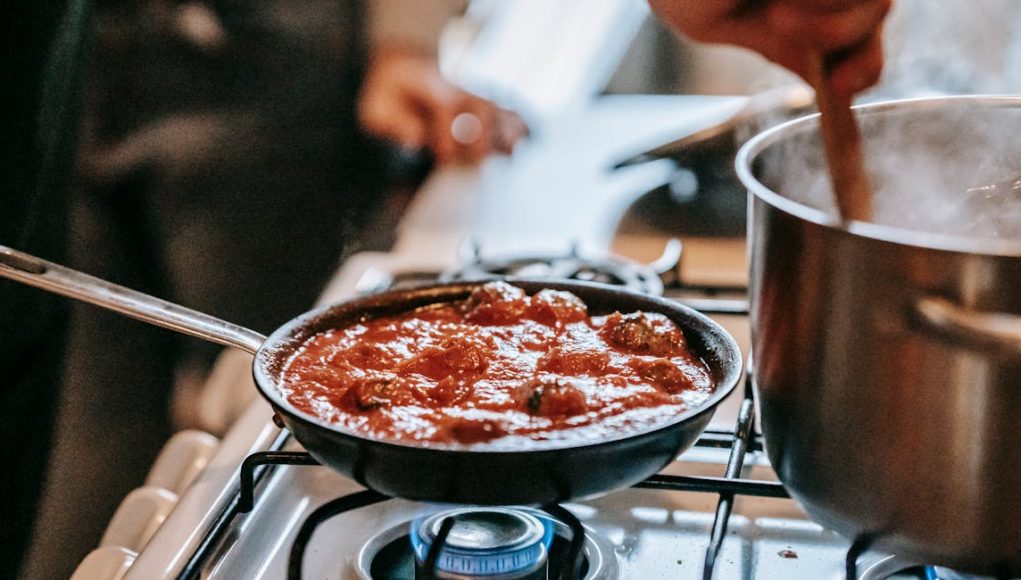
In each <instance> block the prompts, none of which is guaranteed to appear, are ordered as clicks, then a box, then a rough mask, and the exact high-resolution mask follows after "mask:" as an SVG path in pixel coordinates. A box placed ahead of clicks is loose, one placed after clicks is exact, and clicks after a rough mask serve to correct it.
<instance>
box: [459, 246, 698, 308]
mask: <svg viewBox="0 0 1021 580" xmlns="http://www.w3.org/2000/svg"><path fill="white" fill-rule="evenodd" d="M680 257H681V244H680V242H679V241H677V240H671V241H670V243H668V244H667V247H666V249H665V250H664V253H663V256H661V257H660V258H659V259H657V260H656V261H655V262H653V263H652V264H648V265H646V264H641V263H639V262H636V261H634V260H629V259H627V258H622V257H619V256H607V257H604V258H589V257H584V256H581V255H579V254H578V252H577V250H572V251H571V252H570V253H569V254H567V255H563V256H526V257H518V258H508V259H502V260H483V259H481V258H480V257H479V252H478V249H477V248H474V249H473V250H472V251H471V252H470V253H469V255H468V256H467V259H466V260H464V262H465V265H464V266H462V267H461V268H459V269H457V270H455V271H452V272H447V273H444V274H443V275H441V276H440V279H441V280H444V281H454V280H481V279H486V278H493V277H505V276H516V277H521V278H555V279H563V280H581V281H584V282H599V283H601V284H610V285H613V286H624V287H625V288H629V289H631V290H635V291H637V292H645V293H646V294H653V295H656V296H661V295H662V294H663V278H664V277H669V276H676V270H677V267H678V264H679V262H680Z"/></svg>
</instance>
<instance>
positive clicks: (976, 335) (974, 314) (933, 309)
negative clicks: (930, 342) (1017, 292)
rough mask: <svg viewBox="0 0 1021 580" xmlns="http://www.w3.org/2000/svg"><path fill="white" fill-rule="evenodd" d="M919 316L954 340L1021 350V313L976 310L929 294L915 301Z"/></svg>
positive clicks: (931, 326)
mask: <svg viewBox="0 0 1021 580" xmlns="http://www.w3.org/2000/svg"><path fill="white" fill-rule="evenodd" d="M915 311H916V313H917V314H918V316H919V318H920V319H921V320H922V321H923V322H924V323H926V324H927V325H928V326H929V327H930V328H932V329H934V330H936V331H937V332H939V333H940V334H942V335H943V336H945V337H948V338H950V339H952V340H957V341H963V342H969V343H977V344H982V345H987V346H1001V347H1014V348H1017V349H1021V316H1019V315H1017V314H1010V313H1006V312H987V311H983V310H974V309H971V308H968V307H966V306H961V305H959V304H955V303H953V302H951V301H949V300H947V299H946V298H940V297H936V296H926V297H924V298H922V299H920V300H919V301H918V302H916V303H915Z"/></svg>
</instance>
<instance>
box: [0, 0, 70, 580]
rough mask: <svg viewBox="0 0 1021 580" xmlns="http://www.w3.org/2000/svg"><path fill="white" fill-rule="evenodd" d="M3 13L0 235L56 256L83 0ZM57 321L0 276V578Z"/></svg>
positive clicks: (55, 371) (25, 502)
mask: <svg viewBox="0 0 1021 580" xmlns="http://www.w3.org/2000/svg"><path fill="white" fill-rule="evenodd" d="M8 16H9V18H7V19H5V20H4V22H5V25H6V26H7V27H9V29H8V30H5V31H4V34H3V37H4V41H5V45H6V46H5V50H4V59H5V63H4V67H3V70H4V75H5V79H4V83H3V84H4V87H5V92H6V98H5V99H4V100H5V102H6V103H7V104H6V105H5V107H4V113H3V118H4V125H3V135H4V138H3V139H2V140H0V143H3V145H2V147H3V152H2V154H0V188H2V193H0V244H3V245H9V246H13V247H16V248H18V249H21V250H24V251H27V252H30V253H33V254H36V255H39V256H42V257H45V258H48V259H51V260H56V261H64V257H65V251H66V242H67V236H66V233H67V225H66V219H67V195H66V194H67V189H68V184H69V182H70V176H71V170H72V164H73V152H74V144H75V134H76V129H77V127H78V114H79V105H80V85H81V73H82V55H83V47H84V39H85V34H84V31H85V30H86V28H87V26H86V25H87V23H88V20H89V2H88V1H87V0H70V1H68V2H60V1H57V2H47V1H43V0H20V1H16V2H14V6H13V10H12V9H11V7H9V8H8ZM66 330H67V304H66V301H64V300H61V299H59V298H55V297H52V296H49V295H46V294H44V293H42V292H40V291H38V290H33V289H29V288H27V287H24V286H20V285H17V284H15V283H13V282H8V281H0V442H2V443H0V466H2V469H3V473H2V474H0V578H13V577H15V575H16V573H17V570H18V569H19V567H20V564H21V561H22V558H23V555H24V553H25V550H26V547H27V544H28V538H29V531H30V529H31V524H32V519H33V514H34V512H35V509H36V505H37V502H38V499H39V491H40V489H41V481H42V478H43V470H44V468H45V466H46V459H47V457H48V449H49V445H50V440H51V436H52V429H51V425H52V423H53V416H54V411H55V405H56V401H57V396H58V391H59V389H58V386H59V379H60V370H61V366H60V361H61V360H62V358H61V353H62V351H63V343H64V339H65V336H66Z"/></svg>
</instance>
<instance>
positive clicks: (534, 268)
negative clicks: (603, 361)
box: [74, 97, 951, 580]
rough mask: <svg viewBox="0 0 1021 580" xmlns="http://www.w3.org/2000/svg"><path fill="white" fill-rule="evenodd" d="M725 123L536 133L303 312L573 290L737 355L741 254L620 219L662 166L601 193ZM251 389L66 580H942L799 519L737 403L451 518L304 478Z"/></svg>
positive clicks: (236, 356) (231, 394)
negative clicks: (451, 291)
mask: <svg viewBox="0 0 1021 580" xmlns="http://www.w3.org/2000/svg"><path fill="white" fill-rule="evenodd" d="M739 105H740V102H739V100H734V99H710V98H697V97H691V98H684V99H676V98H674V99H657V98H648V97H640V98H637V99H634V98H632V99H625V98H615V99H606V100H603V101H601V104H600V105H598V106H597V107H595V108H594V109H595V110H592V111H588V112H587V113H585V114H579V115H576V116H568V117H567V118H564V119H563V120H562V121H561V122H558V123H556V124H552V125H550V126H548V127H546V128H545V129H544V130H543V131H537V132H536V135H535V136H534V138H533V139H532V140H531V142H530V143H529V144H528V145H527V147H523V148H522V149H521V150H519V151H516V152H515V157H514V160H513V163H510V162H509V161H508V160H500V159H497V160H492V161H491V162H490V163H487V164H486V165H484V166H483V167H482V168H481V169H476V170H467V169H464V170H448V171H443V172H439V173H437V174H434V175H433V176H432V177H431V178H430V179H429V180H428V181H427V183H426V184H425V186H424V187H423V189H422V190H420V191H419V192H418V193H417V194H416V197H415V200H414V202H413V203H412V205H411V206H410V207H409V208H408V210H407V212H406V213H405V215H404V216H403V217H402V219H401V223H400V227H399V228H398V239H397V243H396V244H395V245H394V247H393V248H391V249H390V251H387V252H362V253H358V254H355V255H353V256H351V257H350V258H348V259H347V260H346V261H345V262H344V264H343V266H342V267H341V269H340V270H339V271H338V272H337V274H336V275H335V276H334V278H333V279H332V281H331V282H330V284H329V285H328V286H327V288H326V289H325V291H324V293H323V295H322V297H321V302H322V303H328V302H333V301H337V300H343V299H347V298H351V297H354V296H357V295H362V294H367V293H372V292H378V291H381V290H384V289H387V288H391V287H394V286H400V285H404V284H414V283H423V282H430V281H435V280H440V279H456V278H476V277H483V276H489V275H507V274H512V275H513V274H520V275H529V276H537V275H550V276H574V277H577V278H581V279H585V280H593V281H600V282H606V283H629V284H633V285H635V286H633V287H635V288H637V289H640V290H641V291H645V292H653V293H660V292H661V293H662V294H663V296H665V297H666V298H669V299H673V300H679V301H681V302H684V303H686V304H688V305H689V306H692V307H694V308H696V309H699V310H701V311H703V312H705V313H707V314H709V315H710V316H712V317H713V318H714V319H715V320H717V321H718V322H719V323H720V324H721V325H723V326H724V327H725V328H726V329H727V330H728V331H729V332H730V333H731V334H732V335H733V336H734V337H735V338H736V339H737V341H738V343H739V345H740V346H741V349H742V352H744V353H748V352H750V351H749V328H748V326H749V325H748V317H747V308H748V304H747V290H746V284H747V267H746V262H745V241H744V240H743V239H742V238H740V237H732V236H727V235H723V236H719V235H703V233H702V232H700V233H699V234H698V235H685V234H684V232H665V231H663V230H662V227H661V226H662V225H663V221H662V220H659V221H657V220H648V219H643V213H642V212H637V214H635V213H634V212H631V211H630V209H629V208H632V209H633V208H634V207H635V202H636V196H635V192H641V191H654V190H655V188H657V187H661V186H662V184H663V183H664V179H669V178H670V176H671V173H672V169H671V168H670V167H664V166H663V165H662V164H660V163H659V162H653V163H651V164H647V165H645V166H637V167H632V168H628V169H626V170H623V171H621V172H618V173H616V174H613V175H608V174H607V171H608V168H610V167H612V166H613V164H614V162H616V161H619V159H621V158H623V157H624V156H626V155H625V154H626V153H628V151H622V150H621V148H622V147H624V148H625V149H631V150H632V151H631V152H639V151H642V150H644V149H646V148H647V147H648V146H649V145H650V144H651V143H655V142H656V141H657V140H658V139H661V138H663V137H667V136H669V137H671V138H672V137H674V136H676V134H679V133H683V132H684V131H685V130H691V129H692V128H694V127H697V126H698V125H699V124H711V123H713V122H715V121H716V120H718V119H719V118H720V117H721V116H725V115H727V114H729V113H730V112H732V111H733V110H734V109H736V108H737V106H739ZM625 146H626V147H625ZM537 205H538V206H541V209H542V211H537V209H536V207H537ZM653 213H658V212H657V211H653ZM648 215H650V214H649V212H648V211H646V212H645V218H647V217H648ZM653 222H655V223H653ZM674 235H677V237H678V239H677V240H672V236H674ZM465 240H473V241H471V242H465ZM250 373H251V358H250V357H248V356H246V355H243V354H241V353H238V352H235V351H227V352H226V353H225V354H224V355H223V357H222V358H221V360H220V362H219V363H218V364H217V366H216V368H215V369H214V371H213V374H212V376H211V377H210V379H209V381H208V384H207V388H206V392H205V393H203V394H202V395H200V396H199V398H198V399H199V400H198V405H197V406H198V408H199V409H200V410H201V413H200V417H199V419H200V421H199V422H200V424H202V425H203V428H204V429H205V430H207V431H211V432H216V433H219V434H220V435H221V436H220V438H215V437H212V436H211V435H209V434H207V433H199V432H194V431H190V432H183V433H180V434H178V435H177V436H175V437H174V438H173V439H171V440H170V441H169V442H168V443H167V446H166V448H165V450H164V452H163V453H162V454H161V456H160V457H159V459H158V460H157V462H156V464H155V465H154V467H153V469H152V472H151V474H150V477H149V479H148V480H147V481H146V485H145V486H144V487H142V488H140V489H139V490H136V492H134V493H132V494H131V495H129V496H128V497H127V498H125V500H124V503H123V504H122V506H121V509H119V510H118V512H117V514H115V516H114V518H113V520H112V521H111V523H110V527H109V528H108V530H107V533H106V534H105V535H104V537H103V539H102V541H101V542H100V547H99V548H98V549H97V550H96V551H95V552H93V553H92V554H90V555H89V557H88V558H87V559H86V560H85V561H84V562H83V563H82V564H81V566H80V567H79V570H78V572H77V573H76V576H75V579H74V580H80V579H81V580H85V579H99V580H105V579H120V578H128V579H136V578H137V579H151V578H245V579H249V578H251V579H258V578H267V579H277V578H285V577H292V578H293V577H297V575H296V574H295V573H296V572H297V571H298V570H299V569H300V571H301V572H302V573H303V576H302V577H305V578H330V579H344V580H354V579H364V578H402V577H404V578H413V577H415V572H416V569H417V570H418V571H419V575H422V574H425V573H428V572H429V571H430V570H435V571H436V573H437V575H438V576H439V577H457V578H466V577H471V576H469V575H468V574H469V573H474V571H475V570H482V571H485V570H492V571H495V572H498V573H499V574H503V576H499V575H497V576H496V577H498V578H499V577H503V578H515V577H530V576H529V575H531V576H538V577H548V578H556V577H558V575H560V574H561V571H563V570H569V571H570V573H571V574H573V576H572V577H582V578H586V579H588V578H593V579H594V578H625V579H631V578H634V579H644V578H657V577H663V578H700V577H701V578H716V579H768V578H777V579H780V578H782V579H789V578H807V579H817V578H844V577H852V578H853V577H857V578H887V577H891V574H900V575H899V576H895V577H907V578H920V577H929V578H937V577H939V578H951V576H945V575H944V576H940V575H937V574H942V572H937V571H936V570H934V569H921V568H918V567H912V564H911V563H909V562H903V561H901V560H899V559H897V558H895V557H891V556H887V555H884V554H878V553H873V552H870V551H868V550H867V548H868V542H867V538H864V539H860V540H859V541H857V542H852V541H851V540H849V539H846V538H843V537H841V536H840V535H838V534H836V533H834V532H832V531H829V530H826V529H824V528H822V527H820V526H819V525H818V524H816V523H814V522H812V521H810V520H809V519H808V518H807V516H806V515H805V513H804V512H803V511H802V510H801V508H800V507H799V506H798V505H797V503H796V502H795V501H793V500H791V499H790V498H789V497H788V496H787V493H786V491H785V490H784V488H783V486H782V485H781V484H780V483H779V482H778V481H777V478H776V475H775V473H774V472H773V471H772V469H771V468H770V466H769V462H768V460H767V459H766V457H765V455H764V453H763V452H762V441H761V437H760V435H759V434H758V432H757V425H756V416H755V411H756V408H755V400H754V389H753V388H752V385H750V384H747V385H746V386H745V388H744V389H737V390H736V391H735V393H734V395H732V396H731V397H730V398H729V399H728V400H725V401H724V402H723V403H722V404H721V405H720V406H719V407H718V409H717V411H716V414H715V416H714V418H713V420H712V422H711V423H710V426H709V428H708V429H707V431H706V432H705V433H704V435H703V436H702V437H701V439H700V440H699V441H698V443H697V444H696V445H695V446H694V447H693V448H692V449H690V450H688V451H687V452H685V453H684V454H683V455H682V456H681V457H680V458H678V460H677V461H675V462H674V463H673V464H671V465H670V466H668V467H667V468H666V469H664V470H663V471H662V472H661V473H659V474H657V475H656V476H654V477H653V478H651V479H649V480H647V481H645V482H642V483H641V484H639V485H637V486H635V487H633V488H629V489H622V490H617V491H614V492H612V493H607V494H605V495H603V496H600V497H597V498H592V499H588V500H585V501H578V502H572V503H568V504H564V505H561V506H542V507H543V508H545V509H538V508H536V507H513V506H512V507H509V508H507V510H497V511H493V510H487V511H483V512H474V513H467V514H466V513H464V512H462V511H459V510H462V508H463V507H465V506H449V505H432V504H423V503H417V502H411V501H406V500H401V499H388V498H384V497H382V496H380V495H378V494H376V493H375V492H372V491H368V490H365V489H364V488H362V487H361V486H360V485H358V484H357V483H356V482H354V481H352V480H350V479H348V478H346V477H344V476H342V475H340V474H338V473H336V472H334V471H332V470H330V469H328V468H326V467H322V466H319V465H317V464H316V462H315V461H314V459H312V458H311V457H310V456H308V455H307V454H305V453H304V450H303V449H302V448H301V447H300V445H298V444H297V443H296V442H295V441H293V440H292V438H291V437H290V436H289V434H288V433H287V432H286V431H285V430H282V429H281V428H280V427H279V426H278V425H276V424H275V423H274V421H273V413H272V410H271V409H270V408H269V406H268V405H267V404H265V403H264V402H263V401H262V400H261V399H257V397H256V393H257V391H256V388H255V386H254V384H252V382H251V378H250ZM508 510H509V511H508ZM540 530H541V531H540ZM444 536H445V537H444ZM437 546H438V547H437ZM431 551H432V552H433V557H430V552H431ZM299 563H300V564H299ZM903 570H909V572H907V573H904V574H901V572H902V571H903ZM924 574H928V576H924Z"/></svg>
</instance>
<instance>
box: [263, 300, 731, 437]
mask: <svg viewBox="0 0 1021 580" xmlns="http://www.w3.org/2000/svg"><path fill="white" fill-rule="evenodd" d="M280 388H281V391H282V393H283V395H284V397H285V398H286V399H287V400H288V401H290V403H291V404H293V405H294V406H295V407H296V408H298V409H299V410H301V411H302V412H304V413H307V414H309V415H313V416H316V417H319V418H321V419H323V420H325V421H328V422H331V423H336V424H339V425H342V426H344V427H346V428H348V429H350V430H353V431H356V432H358V433H361V434H363V435H365V436H368V437H372V438H377V439H383V440H391V441H402V442H414V443H421V444H424V445H428V444H430V443H439V444H446V443H483V442H487V443H488V444H489V445H491V446H496V447H503V446H513V447H515V448H520V447H529V446H533V445H535V444H541V442H542V441H550V440H556V441H565V440H566V441H570V442H574V443H579V444H581V443H585V442H589V443H591V442H596V441H598V440H601V439H606V438H609V437H617V436H621V435H625V434H627V433H632V432H636V431H639V430H642V429H645V428H648V427H653V426H655V425H658V424H662V423H664V422H666V421H668V420H669V419H670V418H671V417H674V416H676V415H677V414H679V413H682V412H684V411H686V410H688V409H690V408H692V407H696V406H698V405H700V404H701V403H702V402H704V401H705V400H706V399H707V398H708V397H709V396H710V395H711V394H712V391H713V389H714V385H713V380H712V378H711V376H710V374H709V370H708V368H707V367H706V365H705V363H704V362H703V361H701V360H700V359H699V358H697V357H696V356H695V355H694V354H692V353H691V352H689V351H688V349H687V348H686V346H685V339H684V335H683V333H682V332H681V330H680V329H679V328H677V326H676V325H675V324H674V323H673V322H672V321H671V320H669V319H668V318H666V317H665V316H663V315H661V314H657V313H644V312H634V313H630V314H621V313H619V312H616V313H612V314H608V315H605V316H589V314H588V310H587V308H586V306H585V304H584V303H583V302H582V301H581V300H580V299H579V298H577V297H576V296H574V295H573V294H570V293H568V292H562V291H555V290H550V289H547V290H542V291H540V292H538V293H536V294H535V295H534V296H527V295H526V294H525V293H524V291H522V290H521V289H519V288H517V287H514V286H511V285H509V284H506V283H503V282H493V283H488V284H486V285H484V286H481V287H479V288H478V289H476V290H475V291H474V292H473V293H472V294H471V296H469V297H468V298H467V299H465V300H461V301H457V302H446V303H439V304H433V305H429V306H424V307H421V308H418V309H415V310H412V311H409V312H407V313H403V314H400V315H395V316H385V317H379V318H370V319H367V320H363V321H361V322H359V323H357V324H353V325H351V326H348V327H346V328H340V329H336V330H330V331H326V332H321V333H319V334H316V335H314V336H312V337H310V338H309V339H308V340H307V341H306V342H305V343H304V344H303V345H302V347H301V348H299V349H298V351H297V352H296V353H295V354H294V355H293V356H292V357H291V359H290V360H289V361H288V362H287V364H286V365H285V367H284V369H283V372H282V374H281V381H280Z"/></svg>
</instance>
